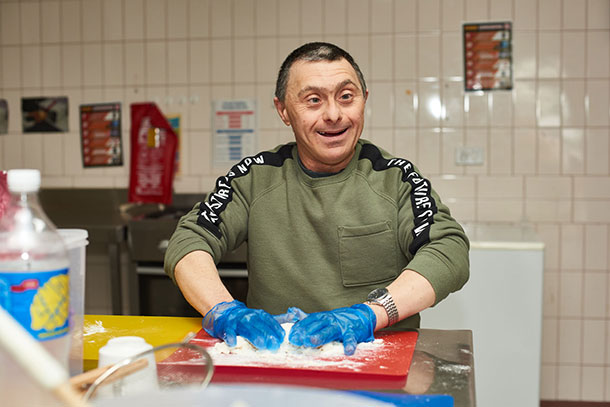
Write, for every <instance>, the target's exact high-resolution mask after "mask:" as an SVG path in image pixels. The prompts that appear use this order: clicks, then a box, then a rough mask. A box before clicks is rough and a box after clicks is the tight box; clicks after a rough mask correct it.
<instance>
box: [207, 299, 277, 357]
mask: <svg viewBox="0 0 610 407" xmlns="http://www.w3.org/2000/svg"><path fill="white" fill-rule="evenodd" d="M203 329H204V330H205V331H206V332H207V333H208V334H210V335H211V336H213V337H215V338H219V339H222V340H223V341H225V342H226V343H227V345H229V346H235V344H236V343H237V336H238V335H239V336H243V337H244V338H246V339H247V340H248V341H249V342H250V343H251V344H252V345H254V346H255V347H256V348H258V349H268V350H272V351H273V350H277V349H279V347H280V345H281V344H282V341H283V340H284V336H285V335H286V333H285V332H284V329H283V328H282V327H281V326H280V324H279V323H278V322H277V321H276V319H275V318H274V317H273V316H271V314H269V313H267V312H266V311H263V310H261V309H252V308H248V307H246V305H245V304H244V303H242V302H240V301H237V300H234V301H231V302H221V303H219V304H216V305H215V306H214V308H212V309H211V310H210V311H208V312H207V313H206V314H205V317H204V318H203Z"/></svg>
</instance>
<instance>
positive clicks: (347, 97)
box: [341, 93, 354, 100]
mask: <svg viewBox="0 0 610 407" xmlns="http://www.w3.org/2000/svg"><path fill="white" fill-rule="evenodd" d="M353 97H354V95H352V94H351V93H344V94H343V95H341V100H350V99H352V98H353Z"/></svg>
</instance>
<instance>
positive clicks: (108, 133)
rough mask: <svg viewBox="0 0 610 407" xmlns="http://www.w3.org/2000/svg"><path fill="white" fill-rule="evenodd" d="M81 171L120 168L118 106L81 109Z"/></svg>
mask: <svg viewBox="0 0 610 407" xmlns="http://www.w3.org/2000/svg"><path fill="white" fill-rule="evenodd" d="M80 134H81V153H82V157H83V167H85V168H87V167H107V166H120V165H123V144H122V142H121V140H122V138H121V104H120V103H118V102H114V103H97V104H86V105H80Z"/></svg>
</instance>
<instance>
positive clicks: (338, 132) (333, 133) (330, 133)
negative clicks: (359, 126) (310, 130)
mask: <svg viewBox="0 0 610 407" xmlns="http://www.w3.org/2000/svg"><path fill="white" fill-rule="evenodd" d="M346 131H347V128H345V129H341V130H336V131H318V134H319V135H321V136H324V137H335V136H340V135H342V134H343V133H345V132H346Z"/></svg>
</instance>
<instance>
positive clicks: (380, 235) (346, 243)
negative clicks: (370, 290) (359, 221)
mask: <svg viewBox="0 0 610 407" xmlns="http://www.w3.org/2000/svg"><path fill="white" fill-rule="evenodd" d="M338 231H339V261H340V264H341V278H342V280H343V285H344V286H345V287H355V286H362V285H369V284H375V283H381V282H385V281H390V280H393V279H395V278H396V277H397V276H398V271H399V270H398V269H397V265H396V250H397V247H396V238H395V237H394V232H393V231H392V228H391V227H390V222H387V221H386V222H379V223H374V224H371V225H364V226H339V228H338Z"/></svg>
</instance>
